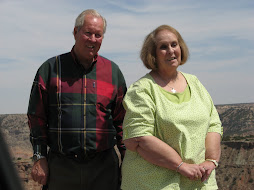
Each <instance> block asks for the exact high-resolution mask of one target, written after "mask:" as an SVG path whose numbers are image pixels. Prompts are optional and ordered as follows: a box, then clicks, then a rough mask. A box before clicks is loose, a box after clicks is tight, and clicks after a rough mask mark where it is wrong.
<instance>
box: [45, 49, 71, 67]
mask: <svg viewBox="0 0 254 190" xmlns="http://www.w3.org/2000/svg"><path fill="white" fill-rule="evenodd" d="M70 56H71V52H67V53H63V54H59V55H56V56H53V57H50V58H48V59H47V60H46V61H45V62H44V63H43V64H42V66H45V65H52V64H53V65H54V64H55V63H56V60H57V59H59V58H61V60H63V59H65V58H67V57H70Z"/></svg>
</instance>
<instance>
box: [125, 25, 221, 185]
mask: <svg viewBox="0 0 254 190" xmlns="http://www.w3.org/2000/svg"><path fill="white" fill-rule="evenodd" d="M188 54H189V53H188V48H187V45H186V44H185V42H184V40H183V39H182V37H181V35H180V34H179V33H178V32H177V31H176V30H175V29H174V28H172V27H170V26H167V25H162V26H159V27H158V28H156V29H155V30H154V31H153V32H151V33H150V34H149V35H148V36H147V37H146V39H145V41H144V44H143V47H142V50H141V54H140V57H141V59H142V61H143V63H144V65H145V66H146V67H147V68H148V69H151V72H150V73H149V74H146V75H145V76H144V77H142V78H141V79H140V80H138V81H137V82H135V83H134V84H132V85H131V86H130V88H129V89H128V91H127V94H126V96H125V98H124V107H125V109H126V116H125V119H124V124H123V125H124V126H123V133H124V134H123V136H124V143H125V145H126V148H127V151H126V155H125V159H124V161H123V165H122V189H123V190H125V189H128V190H135V189H137V190H142V189H143V190H149V189H151V190H158V189H218V187H217V184H216V179H215V170H214V169H215V168H216V167H217V165H218V162H219V159H220V152H221V148H220V140H221V134H222V127H221V122H220V119H219V115H218V113H217V111H216V108H215V106H214V104H213V102H212V99H211V97H210V95H209V93H208V92H207V91H206V89H205V88H204V86H203V85H202V84H201V83H200V82H199V80H198V79H197V78H196V77H195V76H193V75H190V74H186V73H183V72H180V71H178V66H179V65H183V64H184V63H185V62H186V61H187V59H188Z"/></svg>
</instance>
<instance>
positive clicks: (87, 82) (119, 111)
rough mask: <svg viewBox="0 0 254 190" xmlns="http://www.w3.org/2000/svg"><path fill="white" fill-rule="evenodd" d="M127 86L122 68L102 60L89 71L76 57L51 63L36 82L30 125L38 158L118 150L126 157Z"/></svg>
mask: <svg viewBox="0 0 254 190" xmlns="http://www.w3.org/2000/svg"><path fill="white" fill-rule="evenodd" d="M125 93H126V84H125V80H124V77H123V75H122V73H121V71H120V69H119V67H118V66H117V65H116V64H115V63H114V62H112V61H110V60H108V59H106V58H104V57H101V56H98V55H97V56H96V57H95V61H94V62H93V65H92V66H91V68H90V69H89V70H85V69H84V68H83V66H82V65H81V64H79V63H78V61H77V59H76V56H75V54H74V51H73V49H72V51H71V52H69V53H66V54H62V55H60V56H57V57H53V58H51V59H49V60H47V61H46V62H45V63H43V64H42V66H41V67H40V68H39V69H38V71H37V74H36V76H35V79H34V82H33V86H32V90H31V94H30V100H29V106H28V113H27V115H28V123H29V128H30V141H31V143H32V145H33V149H34V153H36V152H39V153H41V154H42V155H44V156H46V155H47V146H49V147H50V149H51V150H53V151H56V152H60V153H64V154H70V153H74V154H75V153H78V152H80V151H83V152H85V153H88V154H89V153H90V152H91V153H94V152H100V151H103V150H106V149H109V148H112V147H114V145H115V144H117V147H118V149H119V151H120V153H121V155H122V156H123V155H124V151H125V146H124V144H123V142H122V122H123V118H124V115H125V110H124V108H123V106H122V100H123V97H124V95H125Z"/></svg>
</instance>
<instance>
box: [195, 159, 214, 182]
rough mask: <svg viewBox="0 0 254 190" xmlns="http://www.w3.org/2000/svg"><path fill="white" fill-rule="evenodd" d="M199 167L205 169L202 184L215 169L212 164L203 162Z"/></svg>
mask: <svg viewBox="0 0 254 190" xmlns="http://www.w3.org/2000/svg"><path fill="white" fill-rule="evenodd" d="M199 165H200V166H202V167H203V168H205V174H204V175H203V176H202V178H201V181H202V182H203V181H206V180H207V179H208V178H209V176H210V174H211V173H212V171H213V170H214V169H215V168H216V167H215V165H214V163H212V162H210V161H204V162H203V163H201V164H199Z"/></svg>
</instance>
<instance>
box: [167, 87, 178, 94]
mask: <svg viewBox="0 0 254 190" xmlns="http://www.w3.org/2000/svg"><path fill="white" fill-rule="evenodd" d="M168 87H169V88H171V90H170V91H171V92H173V93H176V89H174V88H173V87H171V86H168Z"/></svg>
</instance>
